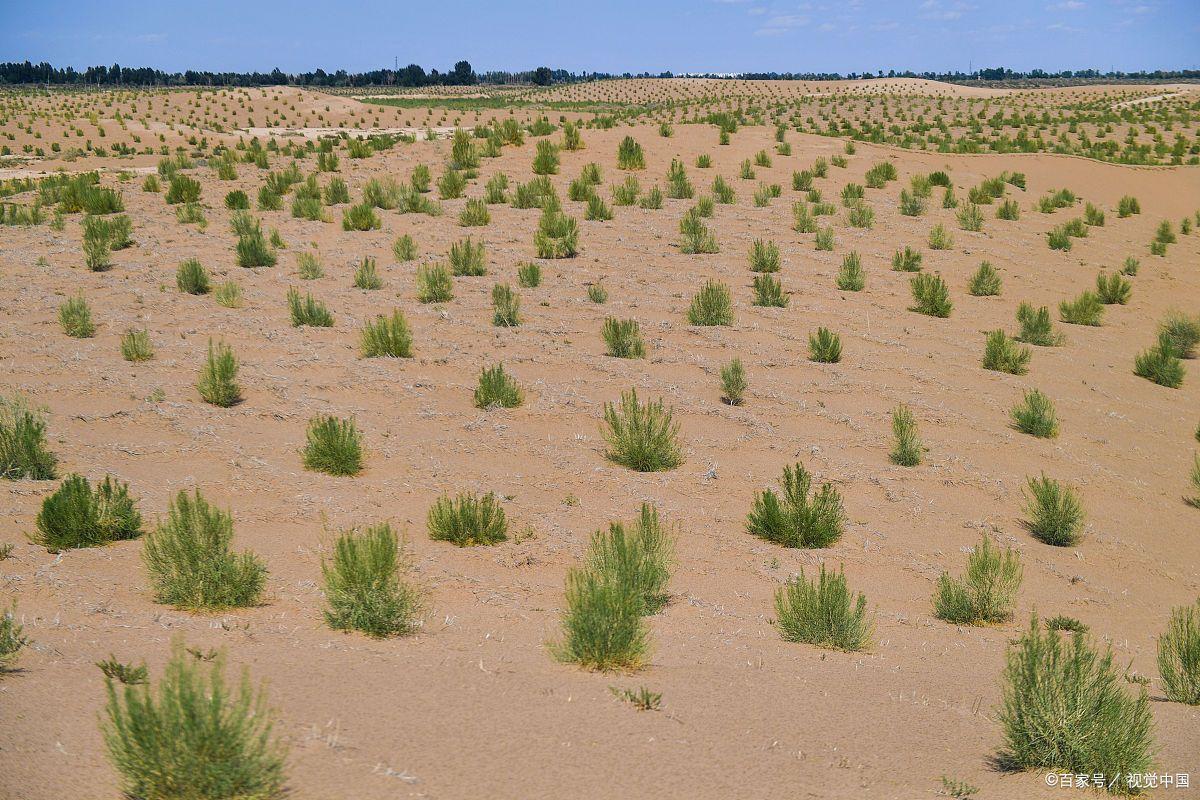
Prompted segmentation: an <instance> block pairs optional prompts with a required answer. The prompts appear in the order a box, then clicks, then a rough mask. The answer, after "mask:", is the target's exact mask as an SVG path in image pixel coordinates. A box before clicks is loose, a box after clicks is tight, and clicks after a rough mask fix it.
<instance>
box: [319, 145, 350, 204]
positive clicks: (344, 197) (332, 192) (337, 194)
mask: <svg viewBox="0 0 1200 800" xmlns="http://www.w3.org/2000/svg"><path fill="white" fill-rule="evenodd" d="M330 155H332V154H330ZM322 195H323V197H324V199H325V205H327V206H337V205H341V204H342V203H349V202H350V188H349V187H348V186H346V182H345V181H344V180H342V179H341V178H330V180H329V183H328V185H326V186H325V189H324V191H323V192H322Z"/></svg>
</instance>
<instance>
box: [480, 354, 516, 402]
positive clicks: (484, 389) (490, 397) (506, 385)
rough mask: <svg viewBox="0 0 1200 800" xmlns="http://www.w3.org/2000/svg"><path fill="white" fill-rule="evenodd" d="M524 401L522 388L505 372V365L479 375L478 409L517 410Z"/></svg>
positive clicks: (491, 368) (489, 368)
mask: <svg viewBox="0 0 1200 800" xmlns="http://www.w3.org/2000/svg"><path fill="white" fill-rule="evenodd" d="M524 400H525V395H524V393H523V392H522V391H521V387H519V386H518V385H517V382H516V381H515V380H513V377H512V376H511V375H509V374H508V373H506V372H505V371H504V365H503V364H497V365H496V366H494V367H488V368H487V369H484V370H483V372H481V373H479V385H478V386H477V387H475V407H476V408H516V407H517V406H519V405H521V403H522V402H524Z"/></svg>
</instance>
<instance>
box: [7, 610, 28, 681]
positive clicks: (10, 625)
mask: <svg viewBox="0 0 1200 800" xmlns="http://www.w3.org/2000/svg"><path fill="white" fill-rule="evenodd" d="M14 610H15V609H14ZM27 644H29V639H28V637H26V636H25V628H24V626H23V625H21V623H19V622H17V619H16V616H15V615H14V613H13V610H8V611H5V612H4V613H2V614H0V675H3V674H4V673H5V672H9V671H11V670H12V666H13V664H14V663H16V660H17V656H18V655H19V654H20V652H21V648H23V647H24V646H25V645H27Z"/></svg>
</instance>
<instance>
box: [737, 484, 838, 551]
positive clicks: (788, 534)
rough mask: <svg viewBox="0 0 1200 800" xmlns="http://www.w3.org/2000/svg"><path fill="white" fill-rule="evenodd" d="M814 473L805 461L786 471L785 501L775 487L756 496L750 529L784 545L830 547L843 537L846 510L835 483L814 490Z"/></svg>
mask: <svg viewBox="0 0 1200 800" xmlns="http://www.w3.org/2000/svg"><path fill="white" fill-rule="evenodd" d="M811 486H812V476H811V475H810V474H809V472H808V470H806V469H805V468H804V466H803V465H802V464H796V465H795V466H794V467H792V466H788V467H785V468H784V470H783V481H782V487H783V500H782V502H781V501H780V499H779V496H778V495H776V494H775V492H774V490H772V489H764V490H763V491H762V492H760V493H759V494H757V495H756V496H755V498H754V509H753V510H752V511H751V512H750V515H749V517H748V518H747V524H746V528H747V530H748V531H749V532H750V533H752V534H754V535H755V536H758V537H760V538H762V539H766V540H767V541H771V542H775V543H776V544H781V545H783V546H784V547H805V548H814V547H815V548H822V547H829V546H830V545H832V544H834V543H835V542H837V540H838V539H840V538H841V536H842V527H843V524H844V521H845V517H846V512H845V509H844V508H843V506H842V498H841V495H840V494H839V493H838V491H837V490H836V489H834V488H833V485H832V484H829V483H824V484H822V485H821V489H820V491H818V492H815V493H812V494H811V497H810V489H811Z"/></svg>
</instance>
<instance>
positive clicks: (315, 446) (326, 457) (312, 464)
mask: <svg viewBox="0 0 1200 800" xmlns="http://www.w3.org/2000/svg"><path fill="white" fill-rule="evenodd" d="M302 458H303V461H304V468H305V469H310V470H313V471H315V472H324V473H325V474H327V475H338V476H343V475H357V474H358V473H360V472H362V469H363V446H362V434H360V433H359V432H358V426H357V425H355V424H354V420H353V419H338V418H337V417H333V416H325V415H323V414H321V415H317V416H315V417H313V418H312V419H310V420H309V421H308V431H307V433H306V442H305V445H304V450H303V452H302Z"/></svg>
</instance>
